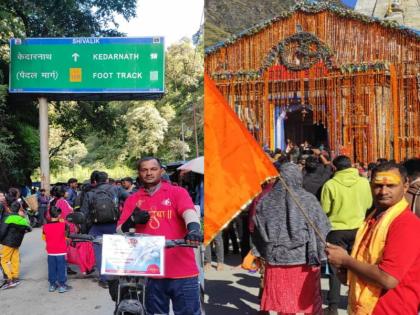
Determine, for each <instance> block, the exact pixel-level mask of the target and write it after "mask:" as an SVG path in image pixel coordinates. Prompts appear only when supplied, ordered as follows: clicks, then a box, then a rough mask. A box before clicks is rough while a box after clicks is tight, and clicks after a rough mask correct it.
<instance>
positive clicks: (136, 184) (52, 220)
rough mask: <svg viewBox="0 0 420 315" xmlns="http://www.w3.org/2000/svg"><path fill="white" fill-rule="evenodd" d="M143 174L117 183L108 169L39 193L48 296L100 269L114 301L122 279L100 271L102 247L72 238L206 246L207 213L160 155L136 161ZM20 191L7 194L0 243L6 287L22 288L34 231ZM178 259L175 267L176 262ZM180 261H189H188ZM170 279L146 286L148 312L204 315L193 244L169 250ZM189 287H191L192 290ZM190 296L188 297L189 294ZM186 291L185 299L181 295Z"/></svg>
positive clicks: (1, 199)
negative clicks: (157, 238)
mask: <svg viewBox="0 0 420 315" xmlns="http://www.w3.org/2000/svg"><path fill="white" fill-rule="evenodd" d="M137 170H138V175H139V176H138V177H137V179H136V180H133V179H132V178H131V177H125V178H122V179H121V180H120V181H114V180H112V179H110V178H109V177H108V174H107V173H106V172H103V171H94V172H92V174H91V177H90V180H89V181H88V182H85V183H84V184H83V185H79V183H78V180H77V179H75V178H71V179H69V180H68V182H67V184H59V185H54V186H53V187H52V188H51V191H50V192H49V193H48V192H46V191H45V189H40V190H39V192H37V193H36V194H37V201H38V221H37V222H38V226H39V227H40V228H41V229H42V237H43V239H44V240H45V242H46V252H47V257H48V258H47V263H46V265H47V266H48V282H49V287H48V291H49V292H55V291H58V292H59V293H64V292H66V291H68V290H70V289H71V286H70V285H68V284H67V280H68V279H67V275H68V274H75V273H77V272H76V271H74V270H73V269H71V268H70V266H69V264H75V265H77V266H78V267H79V269H80V273H81V274H83V275H86V276H87V275H89V274H92V273H94V272H95V270H96V275H97V278H96V280H97V282H98V285H99V286H100V287H102V288H109V289H110V294H111V296H115V292H111V289H115V285H112V284H113V283H114V282H115V279H112V278H110V277H109V276H108V275H105V274H102V273H101V260H102V257H101V253H102V248H101V245H99V244H96V243H95V244H93V245H92V243H91V242H77V243H75V242H71V241H70V240H69V239H68V236H69V234H71V233H73V234H74V233H81V234H89V235H92V236H94V237H97V236H102V235H104V234H115V233H116V232H119V233H124V232H128V231H129V229H130V228H134V229H135V230H136V232H138V233H142V234H149V235H163V236H165V237H166V238H168V239H185V241H186V242H187V243H188V244H190V245H192V246H198V245H199V243H201V242H202V238H203V236H202V229H201V215H200V213H199V212H198V211H197V209H196V207H195V205H194V203H193V200H192V198H191V196H190V194H189V192H188V191H187V190H186V189H184V188H183V187H181V186H179V185H176V184H172V183H171V182H170V179H169V177H168V175H167V174H166V173H165V170H164V168H163V166H162V164H161V162H160V160H159V159H158V158H155V157H146V158H143V159H141V160H139V161H138V163H137ZM27 200H28V196H27V198H22V196H21V192H20V190H19V189H17V188H10V189H9V190H8V191H7V193H5V194H4V193H1V194H0V214H1V217H0V222H1V223H0V244H1V245H2V251H1V267H2V271H3V279H4V281H3V283H2V284H1V287H2V289H3V290H5V289H9V288H13V287H16V286H17V285H19V284H20V282H21V281H20V280H19V262H20V257H19V247H20V246H21V244H22V241H23V238H24V235H25V233H26V232H29V231H31V226H30V222H29V220H28V218H27V211H26V210H25V209H26V208H27V206H28V205H27V204H26V201H27ZM76 212H78V213H81V214H83V215H82V216H83V217H84V218H85V222H83V223H80V222H77V224H76V222H73V220H72V219H71V216H69V215H70V214H72V213H76ZM175 262H176V263H175ZM179 262H182V263H181V264H180V263H179ZM164 270H165V278H163V279H153V280H151V279H150V280H149V281H147V289H146V294H148V296H149V298H148V299H147V300H146V308H147V309H148V310H149V311H150V312H152V313H168V312H169V302H170V301H171V302H172V305H173V310H174V312H175V314H185V315H187V314H191V315H198V314H201V308H200V307H201V304H200V289H199V281H198V275H199V269H198V266H197V263H196V259H195V254H194V251H193V249H192V248H191V247H179V248H172V249H170V250H167V251H166V253H165V260H164ZM186 287H188V290H186V289H185V288H186ZM187 291H188V292H187ZM180 292H184V294H180Z"/></svg>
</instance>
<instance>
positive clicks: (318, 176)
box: [303, 149, 333, 200]
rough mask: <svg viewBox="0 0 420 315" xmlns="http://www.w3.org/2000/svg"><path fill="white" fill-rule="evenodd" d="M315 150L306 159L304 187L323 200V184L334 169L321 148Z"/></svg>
mask: <svg viewBox="0 0 420 315" xmlns="http://www.w3.org/2000/svg"><path fill="white" fill-rule="evenodd" d="M313 151H314V155H311V156H309V157H308V158H306V161H305V173H304V176H303V188H304V189H305V190H306V191H308V192H310V193H312V194H314V195H315V197H316V198H317V199H318V200H321V189H322V186H323V185H324V184H325V182H326V181H327V180H329V179H330V178H331V176H332V174H333V169H332V167H331V165H330V163H329V162H328V160H327V159H326V158H325V157H324V156H323V155H322V154H320V151H319V150H317V149H314V150H313ZM318 153H319V154H318Z"/></svg>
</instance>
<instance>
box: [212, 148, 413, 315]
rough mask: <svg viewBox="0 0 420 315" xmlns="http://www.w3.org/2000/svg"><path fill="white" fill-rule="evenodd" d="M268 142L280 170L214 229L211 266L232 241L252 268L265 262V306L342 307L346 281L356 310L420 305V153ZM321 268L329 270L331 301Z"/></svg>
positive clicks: (289, 309) (287, 309) (391, 310)
mask: <svg viewBox="0 0 420 315" xmlns="http://www.w3.org/2000/svg"><path fill="white" fill-rule="evenodd" d="M266 152H267V154H268V155H269V157H270V159H271V160H272V162H273V163H274V165H275V166H276V167H277V169H278V170H279V173H280V178H279V179H277V180H275V181H272V182H268V183H266V184H265V185H264V186H263V191H262V193H261V194H260V195H259V196H258V197H257V198H256V199H255V200H254V201H253V203H252V204H251V205H250V206H249V207H248V211H247V212H245V213H242V215H241V216H240V217H238V218H236V220H235V221H234V222H232V223H231V224H230V225H229V226H228V227H227V228H226V229H225V230H224V231H223V232H222V233H220V235H218V236H217V237H216V238H215V239H214V241H213V244H211V245H210V246H209V247H208V249H207V258H206V263H207V264H206V267H207V270H208V269H209V268H211V261H212V256H214V258H215V259H216V262H217V265H216V266H217V269H218V270H222V269H223V259H224V254H226V253H228V251H229V250H230V249H231V248H232V249H233V252H234V253H240V254H241V257H242V258H245V259H244V263H243V266H245V268H249V269H250V270H253V271H254V270H255V267H256V266H258V267H259V269H260V272H261V274H262V280H261V283H262V289H261V294H260V296H261V305H260V307H261V311H260V312H259V313H260V314H268V312H269V311H276V312H277V313H278V314H296V313H305V314H321V313H323V314H328V315H329V314H338V308H339V305H340V299H341V298H340V287H341V284H342V283H344V284H346V285H349V286H350V287H349V298H348V311H349V313H350V314H413V315H415V314H417V313H418V311H419V310H420V309H419V307H420V238H419V237H420V220H419V219H418V217H420V159H419V158H413V159H409V160H406V161H404V162H403V163H396V162H395V161H388V160H386V159H378V160H377V161H376V162H372V163H370V164H369V165H368V166H367V167H365V165H364V164H363V163H361V162H357V163H352V161H351V159H350V158H349V157H347V156H345V155H339V156H335V157H332V156H331V154H330V152H328V151H327V150H326V149H325V148H324V147H323V146H321V147H317V148H314V147H312V146H310V145H309V144H308V143H307V142H305V143H303V144H302V145H300V146H297V145H295V144H293V142H292V141H288V146H287V148H286V150H285V151H281V150H276V151H275V152H269V151H268V150H267V151H266ZM416 216H417V217H416ZM230 242H231V244H232V246H231V245H230ZM212 252H213V255H212ZM249 256H251V257H252V261H253V263H252V264H249ZM247 260H248V262H247V263H245V262H246V261H247ZM321 267H322V269H321ZM321 270H323V271H324V273H325V274H326V275H327V276H328V278H329V291H328V293H327V297H326V301H325V302H326V304H327V308H325V309H324V310H322V297H321V287H320V285H321V281H320V279H321Z"/></svg>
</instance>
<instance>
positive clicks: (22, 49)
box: [9, 37, 165, 94]
mask: <svg viewBox="0 0 420 315" xmlns="http://www.w3.org/2000/svg"><path fill="white" fill-rule="evenodd" d="M10 50H11V52H10V54H11V64H10V82H9V92H10V93H32V94H36V93H40V94H44V93H52V94H57V93H58V94H59V93H67V94H69V93H83V94H89V93H93V94H96V93H113V94H115V93H116V94H118V93H147V94H151V93H152V94H153V93H157V94H159V93H160V94H161V93H163V92H164V75H165V73H164V70H165V48H164V42H163V37H144V38H122V37H121V38H120V37H118V38H102V37H101V38H99V37H87V38H28V39H22V40H21V39H12V40H11V41H10Z"/></svg>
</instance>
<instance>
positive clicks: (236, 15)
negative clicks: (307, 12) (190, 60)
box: [204, 0, 342, 47]
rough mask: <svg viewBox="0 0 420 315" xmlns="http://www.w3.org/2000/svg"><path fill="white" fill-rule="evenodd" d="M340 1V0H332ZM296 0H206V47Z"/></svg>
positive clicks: (265, 18) (273, 15) (277, 12)
mask: <svg viewBox="0 0 420 315" xmlns="http://www.w3.org/2000/svg"><path fill="white" fill-rule="evenodd" d="M330 2H334V3H338V4H340V5H342V4H341V2H340V1H339V0H336V1H330ZM295 3H296V1H295V0H258V1H255V0H206V1H205V17H206V21H205V29H204V32H205V35H204V38H205V42H204V45H205V47H209V46H212V45H214V44H215V43H217V42H219V41H223V40H226V39H227V38H229V37H230V36H232V35H233V34H237V33H240V32H241V31H243V30H245V29H247V28H249V27H251V26H253V25H255V24H258V23H261V22H262V21H265V20H269V19H271V18H274V17H276V16H278V15H280V13H281V12H283V11H285V10H290V9H291V8H292V7H293V6H294V4H295Z"/></svg>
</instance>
